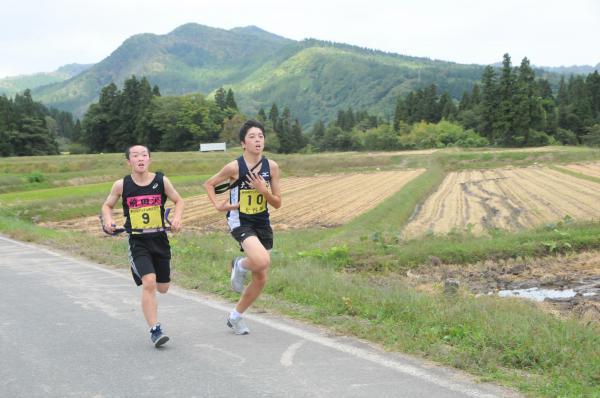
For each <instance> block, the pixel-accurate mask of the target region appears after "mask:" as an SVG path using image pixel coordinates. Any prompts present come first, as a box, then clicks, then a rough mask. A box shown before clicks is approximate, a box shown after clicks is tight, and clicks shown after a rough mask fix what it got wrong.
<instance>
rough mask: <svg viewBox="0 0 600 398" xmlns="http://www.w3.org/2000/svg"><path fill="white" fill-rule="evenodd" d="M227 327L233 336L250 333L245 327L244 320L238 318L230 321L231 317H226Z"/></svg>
mask: <svg viewBox="0 0 600 398" xmlns="http://www.w3.org/2000/svg"><path fill="white" fill-rule="evenodd" d="M227 326H229V327H230V328H232V329H233V333H235V334H239V335H241V334H248V333H250V329H248V326H246V322H244V318H242V317H239V318H237V319H231V317H229V316H227Z"/></svg>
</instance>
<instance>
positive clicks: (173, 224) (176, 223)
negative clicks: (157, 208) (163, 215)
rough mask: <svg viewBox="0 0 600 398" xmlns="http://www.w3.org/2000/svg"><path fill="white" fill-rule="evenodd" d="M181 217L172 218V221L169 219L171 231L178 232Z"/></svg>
mask: <svg viewBox="0 0 600 398" xmlns="http://www.w3.org/2000/svg"><path fill="white" fill-rule="evenodd" d="M181 224H182V223H181V217H175V218H173V221H171V231H173V232H179V231H181Z"/></svg>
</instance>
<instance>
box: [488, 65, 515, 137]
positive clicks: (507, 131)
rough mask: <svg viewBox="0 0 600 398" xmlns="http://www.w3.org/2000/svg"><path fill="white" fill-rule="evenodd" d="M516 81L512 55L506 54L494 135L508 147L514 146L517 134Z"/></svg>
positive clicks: (499, 89)
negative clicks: (515, 126)
mask: <svg viewBox="0 0 600 398" xmlns="http://www.w3.org/2000/svg"><path fill="white" fill-rule="evenodd" d="M515 86H516V79H515V73H514V72H513V69H512V66H511V60H510V55H508V54H504V58H503V60H502V69H501V71H500V80H499V81H498V99H499V110H498V118H497V119H496V121H495V123H494V125H493V127H492V128H493V130H494V135H495V136H497V137H498V139H499V140H500V141H501V142H502V143H503V144H504V145H507V146H514V145H515V144H516V143H517V141H516V134H515V130H514V116H515V115H514V107H513V103H514V99H515V98H514V97H515Z"/></svg>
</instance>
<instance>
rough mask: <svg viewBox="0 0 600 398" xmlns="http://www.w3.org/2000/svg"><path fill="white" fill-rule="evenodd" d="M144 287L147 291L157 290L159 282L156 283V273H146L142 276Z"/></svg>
mask: <svg viewBox="0 0 600 398" xmlns="http://www.w3.org/2000/svg"><path fill="white" fill-rule="evenodd" d="M142 287H143V289H144V290H147V291H152V292H154V291H156V288H157V283H156V276H155V275H154V274H148V275H144V276H143V277H142Z"/></svg>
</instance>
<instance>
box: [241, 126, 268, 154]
mask: <svg viewBox="0 0 600 398" xmlns="http://www.w3.org/2000/svg"><path fill="white" fill-rule="evenodd" d="M243 144H244V145H243V146H244V149H245V150H246V151H248V152H251V153H256V154H259V153H261V152H262V151H263V149H265V136H264V134H263V133H262V131H261V130H260V129H259V128H258V127H250V129H249V130H248V132H247V133H246V137H245V138H244V143H243Z"/></svg>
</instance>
